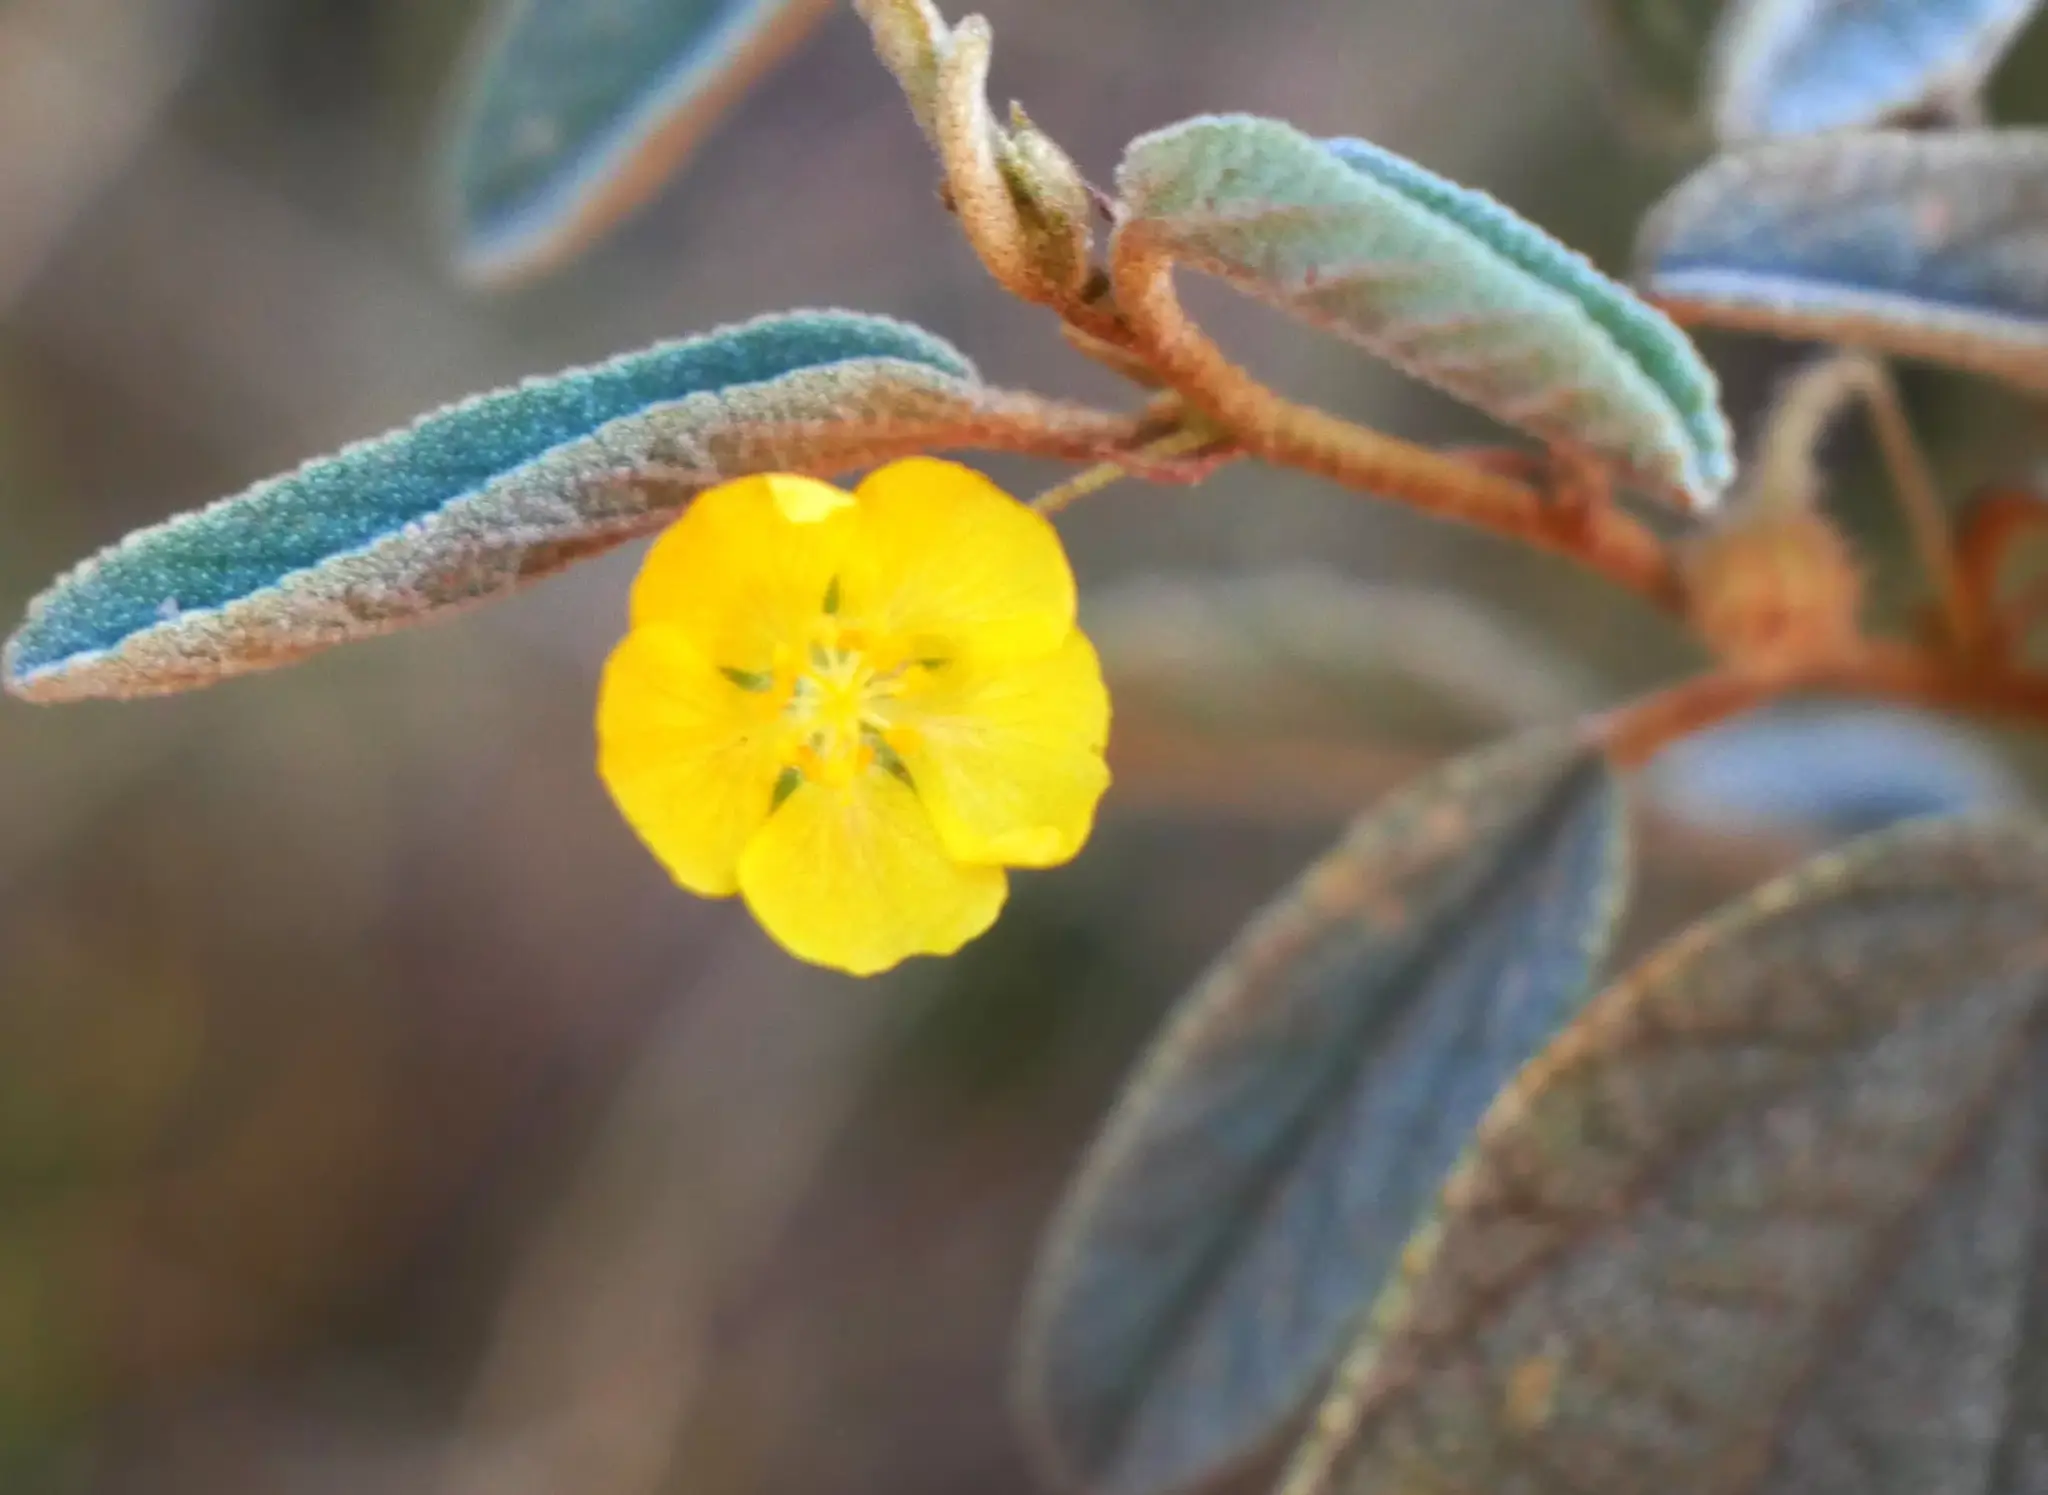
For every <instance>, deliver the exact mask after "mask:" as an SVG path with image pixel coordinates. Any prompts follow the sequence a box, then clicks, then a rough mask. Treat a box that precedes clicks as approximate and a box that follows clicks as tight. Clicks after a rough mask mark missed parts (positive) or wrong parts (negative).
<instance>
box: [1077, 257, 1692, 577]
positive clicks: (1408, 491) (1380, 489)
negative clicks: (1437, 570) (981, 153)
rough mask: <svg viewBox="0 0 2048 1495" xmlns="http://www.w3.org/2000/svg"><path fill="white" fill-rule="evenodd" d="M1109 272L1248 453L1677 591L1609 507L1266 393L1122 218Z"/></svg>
mask: <svg viewBox="0 0 2048 1495" xmlns="http://www.w3.org/2000/svg"><path fill="white" fill-rule="evenodd" d="M1110 276H1111V279H1112V280H1113V281H1114V283H1115V287H1116V300H1117V308H1118V310H1119V311H1121V312H1122V314H1123V318H1124V322H1125V325H1126V326H1127V327H1128V328H1129V330H1130V334H1131V337H1132V339H1133V342H1134V343H1135V345H1136V347H1137V349H1138V351H1139V352H1140V353H1142V355H1143V356H1144V358H1145V359H1146V361H1147V362H1148V363H1150V364H1151V365H1152V366H1153V367H1154V368H1155V369H1157V370H1158V372H1159V374H1160V376H1161V377H1162V378H1164V379H1165V380H1166V381H1167V383H1168V384H1169V385H1171V386H1172V387H1173V388H1174V389H1175V390H1177V391H1179V393H1180V394H1181V395H1182V396H1183V397H1184V398H1185V399H1186V400H1187V402H1188V403H1189V404H1190V405H1192V406H1193V407H1194V408H1195V409H1197V410H1199V411H1201V412H1202V413H1203V414H1204V415H1206V416H1208V417H1209V418H1210V419H1211V420H1213V421H1215V422H1216V423H1217V424H1218V425H1220V426H1222V427H1223V428H1224V429H1225V430H1227V431H1229V432H1230V433H1231V434H1232V435H1233V436H1234V437H1235V438H1236V439H1237V441H1238V443H1239V444H1240V445H1241V446H1243V447H1244V449H1245V450H1247V451H1249V452H1250V453H1252V454H1253V455H1255V456H1258V457H1261V458H1263V459H1264V460H1266V461H1268V462H1271V463H1274V464H1275V465H1277V466H1283V467H1293V468H1298V469H1301V470H1302V471H1306V472H1313V473H1316V474H1318V475H1319V476H1322V477H1326V478H1330V479H1332V480H1333V481H1336V482H1339V483H1342V484H1344V485H1345V486H1347V487H1350V488H1354V489H1358V490H1361V491H1364V492H1367V493H1372V494H1376V495H1379V496H1382V497H1385V498H1389V499H1393V500H1396V501H1398V502H1401V503H1405V504H1408V505H1409V506H1410V507H1412V508H1416V509H1420V510H1422V511H1423V512H1424V513H1428V514H1434V515H1437V516H1438V517H1440V518H1444V519H1450V520H1455V521H1457V522H1459V523H1463V524H1468V525H1471V526H1473V527H1475V528H1478V529H1483V530H1488V531H1490V532H1492V533H1494V534H1497V535H1501V536H1504V537H1505V538H1507V539H1510V540H1517V541H1520V542H1521V543H1523V544H1525V545H1529V546H1533V547H1535V548H1537V549H1539V550H1546V551H1550V552H1552V553H1553V554H1557V555H1563V556H1566V557H1568V558H1570V559H1572V560H1574V561H1577V562H1578V563H1579V564H1580V565H1582V566H1585V567H1587V568H1589V569H1591V570H1593V571H1596V572H1598V573H1599V574H1600V575H1602V576H1604V577H1605V578H1607V579H1608V580H1609V581H1611V582H1613V583H1614V584H1615V585H1616V586H1619V587H1623V588H1625V589H1626V590H1628V591H1631V592H1634V593H1635V594H1636V595H1637V596H1639V597H1642V598H1644V599H1646V600H1647V601H1649V602H1650V603H1652V604H1653V605H1655V606H1657V607H1659V608H1662V609H1664V610H1666V611H1668V612H1673V613H1682V612H1683V610H1684V606H1685V595H1684V590H1683V587H1682V585H1681V582H1680V579H1679V576H1678V572H1677V569H1676V567H1675V566H1674V564H1673V562H1672V559H1671V557H1670V555H1669V553H1668V552H1667V551H1666V550H1665V547H1664V546H1663V544H1662V543H1661V542H1660V541H1659V540H1658V539H1657V537H1656V536H1655V535H1654V534H1652V533H1651V532H1650V530H1649V529H1648V528H1646V527H1645V526H1644V525H1642V524H1641V523H1639V522H1638V521H1636V520H1635V519H1633V518H1631V517H1630V516H1629V515H1627V514H1625V513H1623V512H1622V511H1621V510H1619V509H1617V508H1614V507H1612V506H1609V505H1605V504H1601V505H1596V506H1592V507H1587V506H1582V505H1563V504H1553V503H1551V502H1550V501H1548V500H1547V499H1546V497H1545V496H1544V495H1543V494H1542V493H1539V492H1538V491H1537V490H1536V489H1534V488H1532V487H1530V486H1528V485H1527V484H1525V483H1521V482H1517V481H1515V480H1514V479H1513V478H1511V477H1508V476H1505V475H1502V474H1500V473H1497V472H1490V471H1486V470H1484V469H1482V468H1478V467H1474V466H1471V465H1468V464H1466V463H1463V462H1460V461H1458V460H1456V459H1455V458H1452V457H1447V456H1444V455H1442V454H1440V453H1437V452H1432V451H1429V450H1427V449H1426V448H1423V447H1419V446H1415V445H1412V444H1410V443H1408V442H1405V441H1400V440H1397V439H1396V438H1394V437H1391V436H1386V435H1383V434H1382V433H1380V432H1377V431H1371V430H1367V429H1366V428H1364V427H1362V426H1358V425H1354V424H1352V423H1351V422H1350V421H1346V420H1341V419H1339V418H1337V417H1336V416H1333V415H1330V414H1328V413H1326V412H1324V411H1321V410H1316V409H1313V408H1311V407H1308V406H1305V405H1297V404H1295V403H1293V402H1292V401H1289V400H1287V399H1284V398H1282V397H1281V396H1280V395H1278V394H1276V393H1274V392H1273V391H1272V390H1270V389H1267V388H1266V387H1265V386H1264V385H1262V384H1260V383H1259V382H1258V381H1257V380H1255V379H1253V378H1252V377H1251V376H1250V375H1249V374H1247V373H1246V372H1245V371H1244V370H1243V369H1241V368H1239V367H1238V366H1237V365H1236V364H1234V363H1232V362H1231V361H1230V359H1229V357H1228V356H1227V355H1225V353H1224V352H1223V350H1222V349H1221V348H1219V347H1217V346H1216V344H1215V343H1214V342H1212V341H1211V340H1210V339H1209V338H1208V336H1207V335H1205V334H1204V333H1203V332H1202V331H1201V330H1200V329H1199V328H1198V327H1196V326H1195V324H1194V323H1193V322H1192V321H1190V320H1189V318H1188V316H1187V313H1186V312H1185V310H1183V308H1182V307H1181V304H1180V299H1179V297H1178V296H1177V295H1176V294H1175V292H1174V287H1173V265H1172V261H1171V260H1170V259H1169V258H1168V257H1167V256H1165V255H1163V254H1160V253H1158V252H1157V251H1156V250H1154V249H1152V248H1151V247H1149V246H1148V245H1147V244H1146V242H1145V237H1144V233H1143V230H1142V228H1141V227H1139V226H1136V225H1131V224H1126V225H1124V226H1123V227H1122V228H1120V229H1119V230H1118V232H1117V234H1116V236H1115V238H1114V240H1113V241H1112V245H1111V251H1110Z"/></svg>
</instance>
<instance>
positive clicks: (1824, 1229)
mask: <svg viewBox="0 0 2048 1495" xmlns="http://www.w3.org/2000/svg"><path fill="white" fill-rule="evenodd" d="M2044 1006H2048V835H2044V832H2043V831H2042V830H2041V829H2040V828H2039V827H2035V826H2030V825H2026V824H2014V823H2011V822H2007V823H2004V824H2002V825H1998V826H1992V825H1989V824H1985V825H1976V826H1971V825H1967V824H1963V823H1959V822H1919V823H1917V824H1915V825H1912V826H1907V827H1900V828H1898V829H1895V830H1893V831H1888V832H1884V833H1881V834H1879V835H1877V836H1874V837H1869V838H1866V839H1865V840H1863V841H1861V842H1858V843H1855V844H1853V845H1852V846H1851V847H1850V848H1849V849H1847V850H1846V851H1844V852H1842V853H1840V854H1837V855H1835V856H1832V857H1827V858H1823V859H1822V860H1821V861H1819V862H1816V863H1814V864H1812V865H1811V866H1809V867H1808V868H1806V869H1804V870H1803V871H1801V872H1798V873H1795V874H1793V875H1792V876H1791V877H1790V878H1787V879H1784V880H1781V881H1780V882H1778V883H1776V884H1773V885H1771V886H1769V887H1767V888H1765V889H1763V890H1762V891H1760V892H1759V893H1757V894H1755V895H1754V896H1753V897H1751V898H1749V899H1747V900H1745V901H1744V902H1742V903H1740V904H1738V905H1736V906H1735V907H1734V908H1733V909H1731V910H1730V911H1728V912H1727V913H1724V914H1722V915H1720V916H1718V917H1716V918H1714V919H1712V920H1709V921H1708V922H1707V923H1705V924H1704V925H1701V926H1698V927H1696V928H1695V929H1694V930H1692V931H1690V932H1688V933H1687V934H1686V935H1684V936H1682V937H1680V938H1679V939H1678V940H1677V941H1675V942H1674V943H1673V944H1672V945H1671V946H1669V947H1667V948H1666V949H1665V950H1664V951H1663V952H1661V953H1660V954H1658V955H1656V956H1654V957H1652V959H1651V960H1649V961H1648V962H1647V963H1645V965H1644V966H1642V967H1641V968H1640V969H1639V970H1638V971H1636V972H1635V973H1634V974H1632V975H1631V976H1629V977H1627V978H1625V979H1624V980H1622V981H1621V982H1619V983H1617V984H1616V985H1615V986H1614V987H1612V988H1610V989H1609V990H1608V991H1606V992H1605V993H1603V994H1602V995H1601V996H1599V997H1598V998H1596V999H1595V1000H1594V1001H1593V1002H1592V1003H1591V1004H1589V1005H1588V1006H1587V1008H1586V1009H1585V1011H1584V1012H1583V1013H1582V1014H1581V1015H1580V1017H1579V1018H1578V1019H1577V1020H1576V1022H1575V1023H1574V1024H1573V1025H1572V1026H1571V1027H1570V1028H1569V1029H1567V1030H1566V1032H1565V1033H1564V1034H1563V1035H1562V1036H1561V1037H1560V1038H1559V1039H1558V1040H1557V1041H1556V1042H1555V1043H1554V1044H1553V1045H1552V1046H1551V1047H1550V1049H1548V1050H1547V1051H1546V1052H1545V1053H1544V1054H1543V1055H1542V1056H1541V1057H1540V1058H1539V1059H1538V1060H1537V1061H1536V1062H1535V1063H1534V1064H1532V1065H1531V1066H1530V1067H1529V1068H1528V1069H1527V1070H1526V1071H1524V1073H1523V1075H1522V1076H1521V1077H1520V1078H1519V1079H1518V1080H1517V1081H1516V1082H1515V1084H1514V1085H1513V1086H1511V1087H1510V1089H1509V1090H1508V1091H1507V1092H1506V1093H1505V1094H1504V1095H1503V1096H1502V1098H1501V1099H1500V1100H1499V1101H1498V1102H1496V1104H1495V1105H1494V1107H1493V1109H1492V1110H1491V1111H1490V1112H1489V1114H1488V1116H1487V1118H1486V1120H1485V1121H1484V1122H1483V1124H1482V1125H1481V1127H1480V1130H1479V1136H1478V1140H1477V1142H1476V1144H1475V1146H1474V1147H1473V1149H1472V1151H1471V1152H1470V1154H1469V1155H1468V1156H1467V1158H1466V1160H1465V1161H1464V1162H1463V1163H1462V1164H1461V1165H1460V1166H1459V1168H1458V1170H1457V1171H1456V1172H1455V1173H1454V1175H1453V1176H1452V1179H1451V1182H1450V1183H1449V1184H1448V1185H1447V1186H1446V1189H1445V1193H1444V1204H1443V1209H1442V1214H1441V1216H1440V1218H1439V1219H1438V1220H1437V1221H1435V1222H1434V1223H1433V1224H1432V1225H1431V1226H1430V1227H1427V1228H1426V1229H1425V1230H1424V1231H1423V1232H1421V1233H1419V1234H1418V1237H1417V1239H1416V1242H1415V1243H1414V1244H1413V1245H1412V1246H1411V1248H1410V1252H1409V1269H1408V1271H1407V1273H1406V1275H1405V1280H1404V1281H1403V1282H1402V1283H1401V1284H1399V1285H1398V1286H1397V1287H1396V1288H1394V1289H1392V1290H1390V1291H1389V1293H1388V1294H1387V1296H1386V1298H1385V1299H1384V1300H1383V1301H1382V1303H1381V1304H1380V1305H1379V1307H1378V1308H1377V1309H1376V1310H1375V1313H1374V1317H1373V1324H1372V1326H1371V1327H1370V1328H1369V1329H1368V1331H1367V1332H1366V1333H1365V1335H1364V1336H1363V1337H1362V1339H1361V1341H1360V1342H1359V1344H1358V1345H1357V1346H1356V1347H1355V1349H1354V1352H1353V1354H1352V1355H1351V1357H1350V1359H1349V1361H1348V1363H1347V1366H1346V1368H1345V1370H1344V1372H1343V1373H1342V1375H1341V1376H1340V1377H1339V1380H1338V1385H1337V1389H1336V1390H1335V1391H1334V1392H1333V1394H1332V1396H1331V1398H1330V1400H1329V1402H1328V1404H1327V1405H1326V1406H1325V1407H1324V1408H1323V1409H1322V1411H1321V1412H1320V1413H1319V1415H1318V1418H1317V1422H1316V1431H1315V1433H1314V1434H1313V1435H1312V1436H1311V1437H1310V1439H1309V1441H1308V1444H1307V1445H1306V1447H1305V1449H1304V1451H1303V1453H1302V1455H1301V1456H1300V1458H1299V1459H1298V1460H1297V1462H1296V1465H1295V1467H1294V1468H1293V1470H1292V1471H1291V1472H1290V1475H1289V1477H1288V1479H1287V1480H1286V1482H1285V1483H1284V1485H1283V1487H1282V1488H1283V1489H1284V1490H1285V1491H1286V1492H1287V1495H1320V1492H1343V1495H1367V1492H1381V1491H1389V1490H1475V1491H1476V1490H1514V1491H1526V1492H1532V1495H1533V1492H1543V1495H1552V1492H1555V1495H1564V1492H1567V1491H1569V1492H1571V1495H1653V1492H1668V1491H1678V1490H1683V1491H1686V1492H1689V1495H1692V1492H1697V1495H1823V1492H1825V1495H1834V1492H1840V1495H1851V1492H1856V1495H1893V1492H1896V1495H2020V1492H2022V1491H2037V1490H2040V1489H2042V1488H2044V1485H2043V1481H2044V1480H2048V1397H2044V1390H2048V1378H2044V1374H2043V1368H2044V1361H2048V1338H2043V1336H2042V1332H2041V1331H2042V1328H2043V1327H2044V1324H2043V1317H2042V1315H2043V1310H2044V1303H2048V1234H2044V1231H2043V1225H2044V1223H2048V1221H2044V1216H2043V1206H2044V1203H2048V1198H2044V1195H2043V1182H2044V1165H2048V1116H2044V1114H2043V1106H2044V1103H2048V1083H2044V1082H2048V1069H2044V1067H2043V1066H2044V1061H2048V1048H2044V1036H2043V1031H2042V1017H2043V1011H2044Z"/></svg>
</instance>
